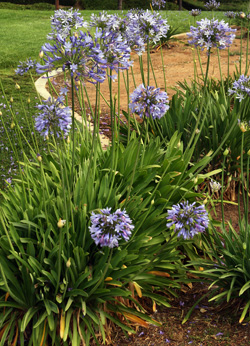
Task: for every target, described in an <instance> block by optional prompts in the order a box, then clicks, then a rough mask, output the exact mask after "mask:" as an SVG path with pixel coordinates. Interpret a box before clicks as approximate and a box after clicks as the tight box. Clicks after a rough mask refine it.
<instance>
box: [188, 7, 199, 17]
mask: <svg viewBox="0 0 250 346" xmlns="http://www.w3.org/2000/svg"><path fill="white" fill-rule="evenodd" d="M189 14H190V15H191V16H193V17H197V16H199V15H200V14H201V10H199V9H197V8H196V9H193V10H192V11H190V12H189Z"/></svg>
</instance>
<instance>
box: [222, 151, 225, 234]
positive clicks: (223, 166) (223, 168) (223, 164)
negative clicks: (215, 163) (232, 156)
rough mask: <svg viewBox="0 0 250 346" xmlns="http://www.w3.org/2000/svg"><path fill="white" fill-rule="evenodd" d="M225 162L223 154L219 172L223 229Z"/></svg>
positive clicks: (223, 223)
mask: <svg viewBox="0 0 250 346" xmlns="http://www.w3.org/2000/svg"><path fill="white" fill-rule="evenodd" d="M225 162H226V155H224V156H223V163H222V173H221V216H222V225H223V228H224V229H225V215H224V203H223V194H224V175H225Z"/></svg>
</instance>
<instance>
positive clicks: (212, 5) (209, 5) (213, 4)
mask: <svg viewBox="0 0 250 346" xmlns="http://www.w3.org/2000/svg"><path fill="white" fill-rule="evenodd" d="M204 6H205V7H206V9H207V10H208V11H212V10H217V8H219V7H220V2H217V1H215V0H209V1H208V2H206V3H205V5H204Z"/></svg>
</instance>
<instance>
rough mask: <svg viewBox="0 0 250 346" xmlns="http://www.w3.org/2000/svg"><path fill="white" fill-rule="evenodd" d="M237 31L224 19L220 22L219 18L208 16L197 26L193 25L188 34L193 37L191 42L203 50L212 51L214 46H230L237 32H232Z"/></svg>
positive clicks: (220, 47) (222, 47)
mask: <svg viewBox="0 0 250 346" xmlns="http://www.w3.org/2000/svg"><path fill="white" fill-rule="evenodd" d="M235 31H236V29H231V28H230V27H229V25H228V23H225V21H224V20H221V21H220V22H219V21H218V20H217V19H216V20H215V19H211V20H209V19H207V18H206V19H202V20H201V21H199V22H197V27H194V26H191V27H190V33H188V34H187V35H188V36H189V37H190V38H191V40H190V41H189V43H190V44H194V45H195V46H196V47H197V46H199V47H201V50H203V49H204V48H206V49H207V50H208V51H210V49H211V48H212V47H217V48H219V49H225V48H226V47H229V46H230V45H231V44H232V42H233V40H234V38H235V34H231V32H235Z"/></svg>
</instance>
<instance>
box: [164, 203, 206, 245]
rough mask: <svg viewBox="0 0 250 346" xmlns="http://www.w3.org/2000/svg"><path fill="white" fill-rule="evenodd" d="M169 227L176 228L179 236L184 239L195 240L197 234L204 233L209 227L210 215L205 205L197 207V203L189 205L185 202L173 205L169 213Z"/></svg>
mask: <svg viewBox="0 0 250 346" xmlns="http://www.w3.org/2000/svg"><path fill="white" fill-rule="evenodd" d="M167 220H168V221H170V222H168V223H167V227H172V226H174V228H175V231H176V232H178V236H179V237H180V236H183V238H184V239H190V238H193V237H194V235H195V234H197V233H202V232H204V231H205V229H206V228H207V227H208V223H209V219H208V213H207V211H206V209H205V207H204V205H199V206H196V203H195V202H194V203H192V204H189V202H188V201H184V202H182V203H179V204H177V205H173V207H172V209H171V210H169V211H168V216H167Z"/></svg>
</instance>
